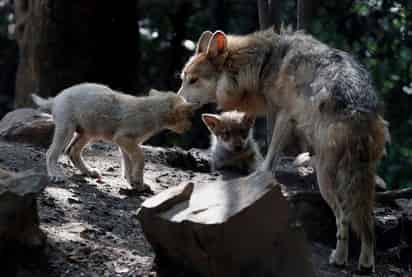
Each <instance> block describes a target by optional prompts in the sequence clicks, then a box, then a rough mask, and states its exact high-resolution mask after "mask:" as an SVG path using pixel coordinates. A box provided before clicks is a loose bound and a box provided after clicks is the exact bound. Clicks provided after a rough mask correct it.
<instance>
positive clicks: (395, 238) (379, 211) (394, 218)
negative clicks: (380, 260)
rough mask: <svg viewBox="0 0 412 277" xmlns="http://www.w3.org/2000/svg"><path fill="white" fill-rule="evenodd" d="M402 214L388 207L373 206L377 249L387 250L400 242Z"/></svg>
mask: <svg viewBox="0 0 412 277" xmlns="http://www.w3.org/2000/svg"><path fill="white" fill-rule="evenodd" d="M401 222H402V214H401V213H399V212H398V211H396V210H394V209H391V208H389V207H384V208H375V237H376V247H377V249H378V250H387V249H389V248H393V247H396V246H398V245H400V243H401V236H402V224H401Z"/></svg>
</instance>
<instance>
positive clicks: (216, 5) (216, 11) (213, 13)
mask: <svg viewBox="0 0 412 277" xmlns="http://www.w3.org/2000/svg"><path fill="white" fill-rule="evenodd" d="M209 9H210V22H211V26H210V29H211V30H212V31H215V30H225V27H226V14H225V1H224V0H212V1H210V6H209Z"/></svg>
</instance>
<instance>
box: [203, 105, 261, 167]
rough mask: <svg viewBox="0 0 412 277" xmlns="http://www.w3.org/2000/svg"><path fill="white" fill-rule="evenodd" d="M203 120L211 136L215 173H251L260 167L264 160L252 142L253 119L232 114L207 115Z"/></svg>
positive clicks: (235, 112) (242, 114) (240, 113)
mask: <svg viewBox="0 0 412 277" xmlns="http://www.w3.org/2000/svg"><path fill="white" fill-rule="evenodd" d="M202 120H203V122H204V123H205V124H206V126H207V128H208V129H209V131H210V133H211V147H210V150H211V154H212V159H211V164H212V169H213V170H219V169H229V170H235V171H239V172H241V173H250V172H252V171H254V170H255V169H256V168H257V166H258V165H259V163H260V162H261V161H262V160H263V158H262V155H261V154H260V151H259V148H258V146H257V144H256V142H255V141H254V139H253V129H252V127H253V124H254V122H255V117H254V116H249V115H247V114H245V113H242V112H237V111H231V112H225V113H222V114H221V115H216V114H207V113H205V114H202Z"/></svg>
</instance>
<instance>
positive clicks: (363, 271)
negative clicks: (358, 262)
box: [353, 266, 375, 277]
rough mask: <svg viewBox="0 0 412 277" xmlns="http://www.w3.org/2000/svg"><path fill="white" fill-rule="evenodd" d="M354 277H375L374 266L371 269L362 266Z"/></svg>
mask: <svg viewBox="0 0 412 277" xmlns="http://www.w3.org/2000/svg"><path fill="white" fill-rule="evenodd" d="M353 276H371V277H372V276H375V274H374V270H373V266H371V267H364V266H360V267H359V269H358V270H356V271H355V272H354V274H353Z"/></svg>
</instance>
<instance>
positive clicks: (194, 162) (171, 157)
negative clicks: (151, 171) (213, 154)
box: [166, 148, 210, 173]
mask: <svg viewBox="0 0 412 277" xmlns="http://www.w3.org/2000/svg"><path fill="white" fill-rule="evenodd" d="M166 163H167V164H168V165H169V166H171V167H176V168H180V169H183V170H192V171H196V172H206V173H209V172H210V165H209V162H208V161H207V159H206V158H205V157H204V156H202V155H201V153H199V151H194V150H192V151H185V150H182V149H180V148H172V149H170V150H169V151H168V152H167V154H166Z"/></svg>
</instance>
